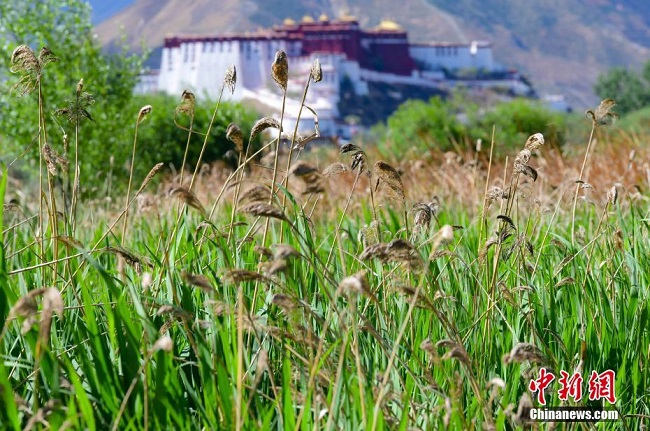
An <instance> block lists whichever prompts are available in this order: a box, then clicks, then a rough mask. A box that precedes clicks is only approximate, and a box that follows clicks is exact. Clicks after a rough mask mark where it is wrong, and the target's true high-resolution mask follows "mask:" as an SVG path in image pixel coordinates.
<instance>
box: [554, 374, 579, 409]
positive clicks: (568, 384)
mask: <svg viewBox="0 0 650 431" xmlns="http://www.w3.org/2000/svg"><path fill="white" fill-rule="evenodd" d="M560 375H561V376H562V377H560V378H559V380H558V383H559V384H560V386H561V387H560V389H559V390H558V391H557V394H558V397H559V398H560V400H562V401H567V400H568V399H569V397H571V398H573V401H576V402H578V401H580V400H581V399H582V376H581V375H580V373H578V372H576V373H573V375H572V376H571V377H569V373H567V372H566V371H564V370H562V371H560Z"/></svg>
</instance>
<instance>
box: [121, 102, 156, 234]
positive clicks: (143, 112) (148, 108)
mask: <svg viewBox="0 0 650 431" xmlns="http://www.w3.org/2000/svg"><path fill="white" fill-rule="evenodd" d="M152 109H153V108H152V107H151V105H145V106H143V107H142V108H140V111H139V112H138V117H137V119H136V121H135V133H134V137H133V152H132V154H131V169H129V185H128V187H127V189H126V202H125V204H124V224H123V226H122V238H121V243H122V244H124V241H125V239H126V228H127V225H128V219H129V202H130V200H129V199H130V197H131V183H132V181H133V167H134V166H135V150H136V146H137V143H138V127H139V126H140V123H141V122H142V121H143V120H144V119H145V118H146V117H147V115H149V114H150V113H151V110H152Z"/></svg>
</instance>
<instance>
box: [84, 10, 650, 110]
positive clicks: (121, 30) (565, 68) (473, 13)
mask: <svg viewBox="0 0 650 431" xmlns="http://www.w3.org/2000/svg"><path fill="white" fill-rule="evenodd" d="M90 3H91V4H92V5H93V7H94V11H95V13H96V15H95V16H94V20H95V22H97V26H96V29H97V33H98V35H99V37H100V39H101V40H102V41H103V43H105V44H106V45H110V44H111V43H113V42H115V41H117V40H118V39H119V38H120V37H121V36H122V35H126V36H127V40H129V41H130V42H131V43H132V44H133V46H138V45H139V44H140V43H142V42H143V41H144V43H146V44H147V45H148V46H149V47H151V48H155V47H157V46H160V45H161V43H162V41H163V38H164V36H165V35H166V34H170V33H193V34H194V33H199V34H202V33H224V32H234V31H252V30H256V29H257V28H260V27H262V28H263V27H270V26H273V25H275V24H279V23H281V22H282V20H283V19H284V18H287V17H289V18H293V19H295V20H299V19H301V18H302V17H303V16H304V15H312V16H315V17H316V16H319V15H320V14H322V13H325V14H327V15H329V16H330V17H336V16H338V15H340V14H341V13H343V12H346V13H348V14H352V15H355V16H356V17H357V18H358V19H359V21H360V23H361V25H362V26H366V27H371V26H375V25H377V24H378V23H379V22H380V21H381V20H382V19H386V18H390V19H392V20H394V21H396V22H397V23H399V24H400V25H401V26H402V27H404V28H405V29H407V30H408V31H409V37H410V39H411V40H412V41H416V42H423V41H434V40H437V41H451V42H468V41H471V40H475V39H481V40H488V41H491V42H492V43H493V45H494V55H495V58H496V60H497V61H499V62H500V63H501V64H503V65H505V66H507V67H512V68H516V69H518V70H520V71H521V72H522V73H524V74H525V75H526V76H528V77H529V78H530V79H531V81H532V82H533V84H534V85H535V87H536V88H537V90H538V92H540V93H560V94H564V95H565V96H566V97H567V98H568V100H569V101H570V102H571V103H572V104H573V105H574V106H575V108H576V109H578V110H580V109H583V108H585V107H587V106H590V105H592V104H594V103H596V102H597V99H596V96H595V95H594V94H593V92H592V86H593V83H594V82H595V80H596V78H597V76H598V74H599V73H602V72H604V71H606V70H607V69H608V68H610V67H613V66H624V67H629V68H635V69H636V68H639V67H640V66H641V65H642V64H643V63H644V62H645V61H647V60H648V59H650V2H648V1H647V0H562V1H561V0H536V1H535V2H532V1H521V0H454V1H449V0H400V2H399V7H397V2H395V0H220V1H214V0H212V1H211V0H119V1H115V2H112V3H111V8H107V7H106V2H104V1H103V0H90ZM100 14H101V17H100Z"/></svg>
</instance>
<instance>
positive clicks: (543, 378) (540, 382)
mask: <svg viewBox="0 0 650 431" xmlns="http://www.w3.org/2000/svg"><path fill="white" fill-rule="evenodd" d="M553 380H555V376H554V375H553V373H549V372H547V371H546V368H540V369H539V377H538V378H537V379H534V380H531V381H530V383H529V384H528V389H529V390H530V391H531V392H535V391H537V402H538V403H539V404H540V405H542V406H544V405H546V398H545V397H544V389H546V388H547V387H548V386H549V385H550V384H551V382H552V381H553Z"/></svg>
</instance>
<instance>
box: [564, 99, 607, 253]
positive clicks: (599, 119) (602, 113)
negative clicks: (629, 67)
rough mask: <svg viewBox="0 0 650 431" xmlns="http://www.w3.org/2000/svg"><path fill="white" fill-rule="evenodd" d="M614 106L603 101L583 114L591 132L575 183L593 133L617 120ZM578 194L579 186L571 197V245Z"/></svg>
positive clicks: (585, 163) (583, 168)
mask: <svg viewBox="0 0 650 431" xmlns="http://www.w3.org/2000/svg"><path fill="white" fill-rule="evenodd" d="M615 106H616V102H615V101H614V99H604V100H602V101H601V102H600V104H599V105H598V106H597V107H596V109H595V110H591V109H590V110H588V111H587V112H585V116H586V117H591V132H590V133H589V140H588V141H587V149H586V150H585V157H584V159H583V161H582V166H581V167H580V175H579V176H578V180H577V181H582V180H583V176H584V173H585V167H586V166H587V159H588V157H589V153H590V151H591V146H592V144H593V142H594V133H595V131H596V128H597V127H600V126H604V125H607V124H609V123H610V122H611V121H614V120H616V119H617V118H618V114H617V113H615V112H614V111H613V109H614V107H615ZM579 192H580V185H577V186H576V191H575V193H574V195H573V208H572V209H571V244H575V238H574V237H575V225H576V206H577V204H578V193H579Z"/></svg>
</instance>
